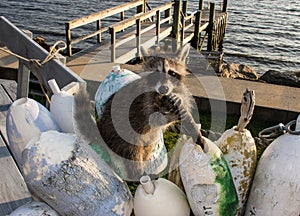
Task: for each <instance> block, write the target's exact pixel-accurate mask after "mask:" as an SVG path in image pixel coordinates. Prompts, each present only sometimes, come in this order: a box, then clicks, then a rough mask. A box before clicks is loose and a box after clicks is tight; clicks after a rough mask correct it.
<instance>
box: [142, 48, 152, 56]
mask: <svg viewBox="0 0 300 216" xmlns="http://www.w3.org/2000/svg"><path fill="white" fill-rule="evenodd" d="M141 53H142V57H143V58H145V57H148V56H150V54H149V52H148V50H146V49H145V47H143V46H141Z"/></svg>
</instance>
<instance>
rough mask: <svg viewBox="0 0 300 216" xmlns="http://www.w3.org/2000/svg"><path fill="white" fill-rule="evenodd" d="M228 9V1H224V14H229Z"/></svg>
mask: <svg viewBox="0 0 300 216" xmlns="http://www.w3.org/2000/svg"><path fill="white" fill-rule="evenodd" d="M227 7H228V0H223V9H222V11H223V12H227Z"/></svg>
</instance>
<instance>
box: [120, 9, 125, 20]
mask: <svg viewBox="0 0 300 216" xmlns="http://www.w3.org/2000/svg"><path fill="white" fill-rule="evenodd" d="M124 19H125V11H122V12H121V14H120V20H121V21H122V20H124Z"/></svg>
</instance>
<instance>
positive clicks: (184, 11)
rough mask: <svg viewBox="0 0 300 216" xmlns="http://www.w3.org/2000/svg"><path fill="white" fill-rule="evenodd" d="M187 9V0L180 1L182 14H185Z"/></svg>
mask: <svg viewBox="0 0 300 216" xmlns="http://www.w3.org/2000/svg"><path fill="white" fill-rule="evenodd" d="M187 9H188V1H187V0H185V1H183V2H182V12H183V14H184V16H186V15H187Z"/></svg>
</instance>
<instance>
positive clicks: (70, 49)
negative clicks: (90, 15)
mask: <svg viewBox="0 0 300 216" xmlns="http://www.w3.org/2000/svg"><path fill="white" fill-rule="evenodd" d="M65 26H66V42H67V50H68V56H72V44H71V28H70V24H69V23H66V24H65Z"/></svg>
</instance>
